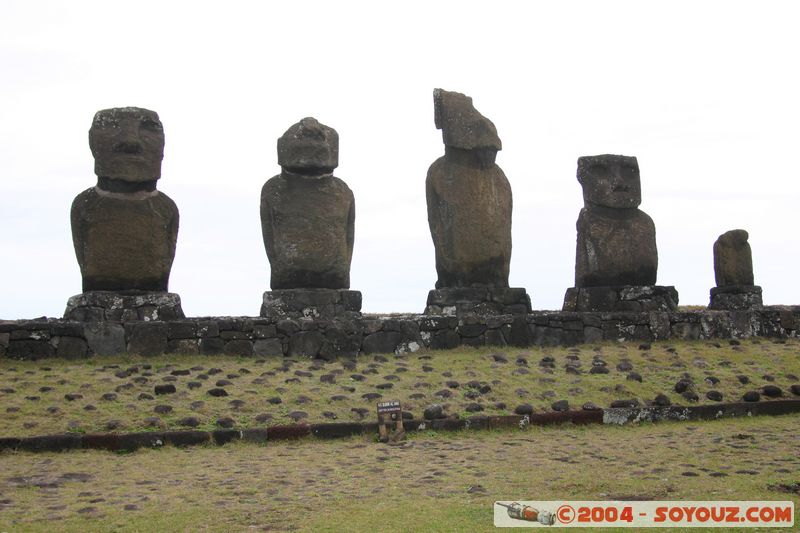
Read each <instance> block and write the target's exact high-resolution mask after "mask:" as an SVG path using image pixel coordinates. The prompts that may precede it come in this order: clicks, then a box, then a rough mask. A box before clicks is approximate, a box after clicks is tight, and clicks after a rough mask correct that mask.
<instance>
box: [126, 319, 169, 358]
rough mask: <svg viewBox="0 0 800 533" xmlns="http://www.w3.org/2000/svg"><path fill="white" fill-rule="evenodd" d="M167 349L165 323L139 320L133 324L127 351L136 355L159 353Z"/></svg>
mask: <svg viewBox="0 0 800 533" xmlns="http://www.w3.org/2000/svg"><path fill="white" fill-rule="evenodd" d="M166 351H167V324H166V323H164V322H140V323H136V324H134V325H133V328H132V330H131V334H130V337H129V338H128V353H130V354H136V355H144V356H151V355H161V354H163V353H165V352H166Z"/></svg>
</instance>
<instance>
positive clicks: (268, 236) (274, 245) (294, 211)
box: [261, 117, 361, 315]
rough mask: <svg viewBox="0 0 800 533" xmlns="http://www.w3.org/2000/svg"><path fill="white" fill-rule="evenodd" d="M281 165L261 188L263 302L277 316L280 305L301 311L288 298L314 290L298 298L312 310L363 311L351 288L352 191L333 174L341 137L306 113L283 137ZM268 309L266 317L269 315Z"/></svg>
mask: <svg viewBox="0 0 800 533" xmlns="http://www.w3.org/2000/svg"><path fill="white" fill-rule="evenodd" d="M278 164H280V166H281V173H280V174H279V175H277V176H275V177H273V178H271V179H270V180H268V181H267V182H266V183H265V184H264V187H263V189H262V190H261V229H262V233H263V236H264V247H265V248H266V251H267V257H268V259H269V263H270V268H271V277H270V287H271V288H272V289H273V290H272V291H268V292H267V293H265V294H264V306H265V307H268V308H270V307H272V308H275V309H274V310H275V312H276V313H279V314H280V312H281V309H283V308H285V309H284V310H285V311H287V312H293V311H302V309H299V310H298V309H294V307H295V306H294V304H292V303H291V302H292V301H294V300H296V299H297V297H298V295H299V294H300V292H298V291H302V290H305V289H313V290H315V291H316V292H309V291H305V292H303V294H304V295H305V296H303V297H302V298H300V300H301V301H300V302H299V303H298V304H297V305H300V306H301V307H302V308H303V309H305V308H308V309H312V308H314V309H316V310H315V311H310V312H311V314H312V315H313V314H314V313H319V314H338V311H340V310H346V311H358V310H360V308H361V295H360V293H358V292H357V291H347V290H346V289H349V288H350V262H351V259H352V256H353V239H354V234H355V216H356V215H355V213H356V211H355V199H354V197H353V192H352V191H351V190H350V188H349V187H348V186H347V184H346V183H345V182H344V181H342V180H341V179H339V178H337V177H335V176H333V170H334V169H335V168H336V167H337V166H338V164H339V135H338V134H337V133H336V130H334V129H333V128H330V127H328V126H325V125H323V124H320V123H319V122H318V121H317V120H316V119H314V118H311V117H308V118H304V119H303V120H301V121H300V122H298V123H297V124H295V125H293V126H292V127H291V128H289V129H288V130H287V131H286V133H284V134H283V136H282V137H281V138H280V139H278ZM287 291H294V292H292V293H288V292H287ZM351 293H352V294H351ZM355 295H357V298H356V296H355ZM309 299H310V300H309ZM342 299H344V300H345V302H343V301H342ZM356 299H357V306H356V305H355V300H356ZM307 300H308V301H307ZM351 300H352V301H351ZM314 302H316V303H314ZM347 302H350V303H347ZM328 305H330V306H332V307H330V309H328V308H327V307H326V306H328ZM338 305H341V306H342V307H341V308H339V307H336V306H338ZM281 306H283V307H281ZM286 306H288V308H287V307H286ZM303 306H305V307H303ZM265 307H262V315H263V314H265V313H266V314H272V313H270V312H268V310H265ZM354 307H357V309H355V308H354ZM323 308H325V309H328V311H329V312H327V311H323V310H321V309H323Z"/></svg>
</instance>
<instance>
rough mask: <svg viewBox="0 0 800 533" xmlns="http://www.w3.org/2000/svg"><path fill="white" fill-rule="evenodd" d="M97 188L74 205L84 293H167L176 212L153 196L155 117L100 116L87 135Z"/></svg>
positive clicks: (139, 113)
mask: <svg viewBox="0 0 800 533" xmlns="http://www.w3.org/2000/svg"><path fill="white" fill-rule="evenodd" d="M89 146H90V148H91V150H92V155H93V156H94V158H95V174H97V178H98V181H97V186H96V187H92V188H90V189H87V190H86V191H84V192H82V193H81V194H79V195H78V196H77V197H76V198H75V200H74V201H73V203H72V210H71V222H72V240H73V244H74V247H75V255H76V256H77V259H78V264H79V265H80V269H81V275H82V278H83V290H84V292H86V291H126V290H141V291H166V290H167V286H168V283H169V273H170V269H171V268H172V260H173V259H174V257H175V243H176V241H177V237H178V208H177V207H176V206H175V203H174V202H173V201H172V200H171V199H170V198H169V197H168V196H167V195H165V194H164V193H162V192H159V191H158V190H156V181H157V180H158V179H159V178H160V177H161V159H162V157H163V155H164V131H163V128H162V126H161V121H160V120H159V118H158V115H157V114H156V113H154V112H153V111H149V110H146V109H139V108H135V107H126V108H115V109H105V110H102V111H98V112H97V114H96V115H95V117H94V120H93V122H92V127H91V129H90V130H89Z"/></svg>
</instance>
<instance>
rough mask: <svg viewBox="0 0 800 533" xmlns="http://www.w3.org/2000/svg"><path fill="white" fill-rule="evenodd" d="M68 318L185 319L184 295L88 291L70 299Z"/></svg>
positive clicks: (133, 291)
mask: <svg viewBox="0 0 800 533" xmlns="http://www.w3.org/2000/svg"><path fill="white" fill-rule="evenodd" d="M64 318H66V319H67V320H77V321H80V322H98V321H102V320H112V321H117V322H119V321H134V320H144V321H151V320H176V319H181V318H184V314H183V309H182V308H181V298H180V296H178V295H177V294H175V293H171V292H145V291H136V290H127V291H116V292H112V291H88V292H84V293H82V294H78V295H76V296H72V297H71V298H70V299H69V301H67V309H66V311H64ZM191 336H194V335H191Z"/></svg>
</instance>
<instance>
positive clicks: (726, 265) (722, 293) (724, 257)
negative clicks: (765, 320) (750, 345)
mask: <svg viewBox="0 0 800 533" xmlns="http://www.w3.org/2000/svg"><path fill="white" fill-rule="evenodd" d="M748 237H749V235H748V234H747V232H746V231H745V230H743V229H735V230H731V231H728V232H726V233H723V234H722V235H720V236H719V238H718V239H717V241H716V242H715V243H714V278H715V280H716V283H717V286H716V288H714V289H711V303H710V304H709V308H710V309H729V310H743V309H760V308H761V307H762V300H761V287H758V286H757V285H754V282H753V254H752V251H751V250H750V244H749V243H748V242H747V239H748Z"/></svg>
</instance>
